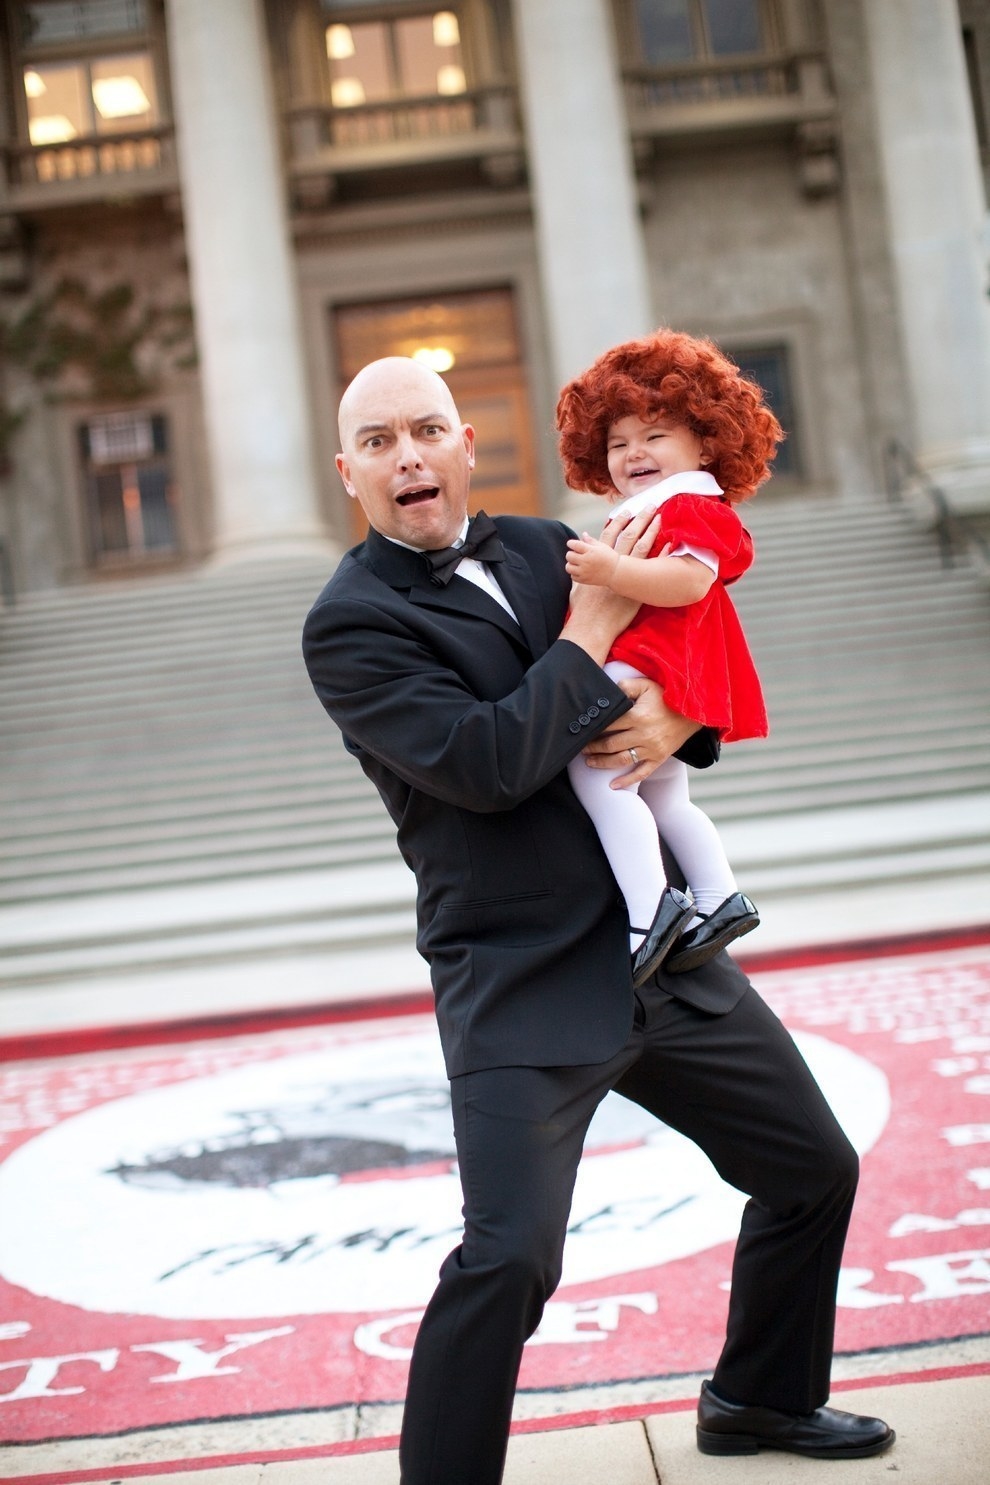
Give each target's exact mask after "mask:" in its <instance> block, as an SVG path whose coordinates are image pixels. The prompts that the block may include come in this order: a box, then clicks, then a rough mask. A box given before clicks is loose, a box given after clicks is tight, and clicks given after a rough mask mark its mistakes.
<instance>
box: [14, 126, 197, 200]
mask: <svg viewBox="0 0 990 1485" xmlns="http://www.w3.org/2000/svg"><path fill="white" fill-rule="evenodd" d="M2 153H3V156H4V157H5V165H6V169H5V172H4V179H2V180H0V199H2V198H3V197H4V196H5V197H6V198H7V203H8V204H9V205H10V206H11V207H13V208H15V209H16V208H17V207H18V206H19V205H21V204H26V201H27V199H30V201H31V203H32V204H34V203H35V202H39V201H43V200H44V199H45V195H46V193H50V199H51V201H52V202H53V203H54V202H55V201H57V200H58V199H59V194H60V192H61V191H63V190H64V188H65V187H67V186H70V183H71V191H72V195H73V198H74V199H76V200H78V199H80V196H86V197H91V198H92V199H93V200H98V199H100V198H101V197H105V196H106V195H107V194H108V193H109V192H110V190H111V189H112V190H113V191H116V190H117V189H118V188H119V187H120V186H121V185H122V184H124V183H126V188H127V190H128V191H129V192H133V191H137V192H141V191H144V190H147V191H151V190H160V189H162V186H163V182H164V183H168V182H170V181H174V178H175V174H176V170H175V152H174V136H173V131H172V129H171V128H164V127H162V128H157V129H135V130H129V131H127V132H126V133H118V134H87V135H77V136H76V138H75V139H67V140H64V141H60V142H59V143H57V144H46V145H30V144H21V143H10V142H8V143H7V144H6V145H5V146H4V147H3V151H2Z"/></svg>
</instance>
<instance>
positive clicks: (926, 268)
mask: <svg viewBox="0 0 990 1485" xmlns="http://www.w3.org/2000/svg"><path fill="white" fill-rule="evenodd" d="M863 14H864V19H865V23H866V30H867V36H868V44H869V60H870V72H871V76H872V79H873V92H874V98H875V107H876V116H877V122H878V140H879V147H880V153H881V159H882V162H883V173H884V183H885V191H886V207H887V216H888V225H889V231H890V239H891V245H892V251H893V260H894V270H895V277H896V282H897V289H898V296H899V308H900V320H901V328H902V335H903V341H904V346H905V353H906V361H907V374H908V379H909V383H910V386H911V390H912V394H913V398H912V400H913V404H914V405H913V409H912V412H913V423H914V429H915V445H916V446H915V449H914V453H915V455H916V457H917V458H918V459H919V461H920V462H921V464H922V465H923V466H924V467H925V468H926V469H927V470H928V471H929V472H930V473H931V474H932V476H933V477H934V478H935V479H936V480H937V481H938V483H939V484H940V485H941V486H942V488H943V489H944V490H945V491H946V493H947V494H948V495H949V497H950V499H951V500H952V502H953V504H955V505H956V506H957V507H958V508H960V509H964V508H965V507H966V506H982V507H983V508H990V299H988V297H987V290H988V278H990V275H988V263H987V236H986V220H987V218H986V212H987V207H986V201H985V199H984V192H983V183H982V179H981V175H980V164H979V151H978V146H977V140H976V130H975V125H974V122H973V113H972V105H971V102H970V96H969V87H968V83H967V77H966V66H965V60H964V56H963V49H962V40H961V36H960V28H959V12H958V8H957V5H956V0H863Z"/></svg>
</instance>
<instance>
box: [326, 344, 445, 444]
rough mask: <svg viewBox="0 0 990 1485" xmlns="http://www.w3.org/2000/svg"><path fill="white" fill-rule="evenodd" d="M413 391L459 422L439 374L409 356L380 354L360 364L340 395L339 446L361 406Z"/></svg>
mask: <svg viewBox="0 0 990 1485" xmlns="http://www.w3.org/2000/svg"><path fill="white" fill-rule="evenodd" d="M412 391H415V392H417V393H418V394H419V395H420V396H422V397H423V398H425V401H426V402H430V401H432V402H433V403H434V405H435V407H436V410H437V411H438V412H439V411H440V410H441V409H442V410H443V412H444V414H445V416H446V417H447V418H448V419H449V420H450V422H452V423H459V422H460V417H459V415H458V412H457V406H456V404H455V402H454V398H453V395H452V393H451V390H450V388H449V387H448V386H447V383H446V382H445V381H444V379H443V377H442V376H438V375H437V373H436V372H435V371H431V370H430V368H429V367H428V366H423V365H421V364H420V362H419V361H414V360H413V359H412V357H411V356H383V357H382V358H381V360H379V361H369V362H368V365H367V366H362V368H361V370H360V371H359V372H358V374H357V376H356V377H354V379H353V380H352V381H351V382H350V383H349V385H348V386H347V389H346V390H345V392H344V395H343V397H341V399H340V407H339V408H338V409H337V429H338V432H339V434H340V442H341V446H342V447H344V448H346V445H347V439H348V435H349V433H350V431H351V429H352V428H353V427H354V425H355V420H356V419H357V420H358V421H360V416H361V413H362V410H366V409H368V408H369V407H374V406H381V405H386V404H387V403H388V402H390V401H392V400H393V399H394V398H395V397H396V396H397V395H398V394H399V393H400V392H405V393H408V392H412Z"/></svg>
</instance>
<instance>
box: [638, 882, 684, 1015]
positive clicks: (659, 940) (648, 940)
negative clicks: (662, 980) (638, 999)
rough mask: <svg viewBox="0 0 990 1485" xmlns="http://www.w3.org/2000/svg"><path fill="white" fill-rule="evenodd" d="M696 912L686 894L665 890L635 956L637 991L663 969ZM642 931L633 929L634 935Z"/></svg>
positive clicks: (671, 888)
mask: <svg viewBox="0 0 990 1485" xmlns="http://www.w3.org/2000/svg"><path fill="white" fill-rule="evenodd" d="M693 913H694V905H693V903H692V902H691V899H690V897H685V896H684V893H683V892H678V890H677V888H676V887H665V888H664V889H663V892H662V894H661V897H660V906H659V907H658V908H657V912H656V917H655V918H654V919H653V922H652V923H651V924H650V927H649V928H648V929H647V930H646V937H645V939H644V940H643V942H642V943H641V944H640V946H639V948H638V949H637V950H636V952H635V954H634V955H633V956H632V977H633V988H634V989H635V990H638V989H639V987H640V985H645V983H646V981H647V980H648V979H649V978H650V975H651V974H653V972H654V970H657V969H659V968H660V965H661V964H662V963H663V960H664V955H665V954H666V953H667V951H668V950H669V949H670V946H671V944H672V943H673V942H674V940H675V939H676V937H677V935H678V934H679V933H680V931H681V929H682V928H683V927H684V924H685V923H686V922H687V921H688V919H689V918H690V917H691V916H692V915H693ZM643 931H644V930H643V929H642V928H634V929H633V933H642V932H643Z"/></svg>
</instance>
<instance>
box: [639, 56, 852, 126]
mask: <svg viewBox="0 0 990 1485" xmlns="http://www.w3.org/2000/svg"><path fill="white" fill-rule="evenodd" d="M623 82H624V86H625V96H626V108H627V110H628V113H629V117H630V121H631V122H632V123H633V124H634V126H635V124H636V123H637V122H640V123H641V122H642V121H643V120H645V119H652V121H653V123H654V125H655V126H656V128H657V130H658V131H661V132H662V130H663V126H664V122H663V121H664V115H665V113H671V112H673V113H677V114H683V115H684V116H686V117H689V116H690V112H691V111H697V113H698V114H699V115H700V114H703V113H705V112H708V113H710V114H714V113H716V112H718V111H722V112H725V113H726V114H727V115H731V114H732V112H733V108H734V106H736V107H738V106H739V105H740V104H744V105H745V106H746V110H747V114H748V115H749V116H751V117H752V118H753V121H754V122H759V116H760V114H761V112H765V113H766V116H767V119H768V120H772V119H774V118H776V117H778V116H780V114H781V113H782V112H785V113H790V112H793V113H794V114H795V116H800V115H803V114H805V113H806V112H808V111H809V110H810V111H815V112H820V111H821V110H822V109H823V108H827V107H830V106H833V99H832V95H831V89H830V87H829V83H828V77H827V72H826V68H825V63H824V60H823V59H822V58H821V57H820V56H817V55H796V54H795V55H787V56H766V57H751V58H748V59H745V60H740V59H739V58H737V57H733V58H729V59H726V60H722V61H703V62H685V63H682V64H679V65H677V66H667V67H652V68H627V69H625V71H624V72H623ZM761 104H762V105H763V107H762V108H761ZM782 104H783V105H784V108H783V110H782V108H781V105H782Z"/></svg>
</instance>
